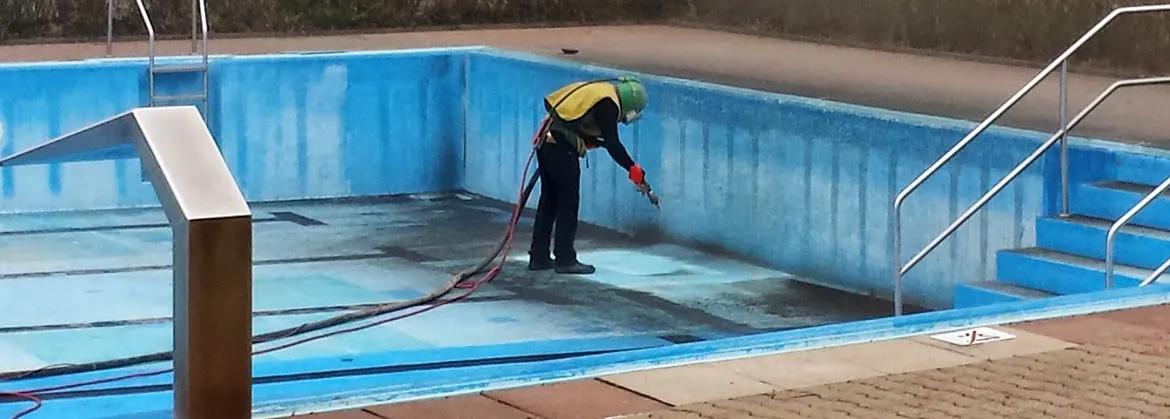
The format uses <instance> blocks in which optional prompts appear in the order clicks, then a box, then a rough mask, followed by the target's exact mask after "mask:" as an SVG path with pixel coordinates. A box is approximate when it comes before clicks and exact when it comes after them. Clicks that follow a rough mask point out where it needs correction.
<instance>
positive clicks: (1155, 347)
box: [310, 306, 1170, 419]
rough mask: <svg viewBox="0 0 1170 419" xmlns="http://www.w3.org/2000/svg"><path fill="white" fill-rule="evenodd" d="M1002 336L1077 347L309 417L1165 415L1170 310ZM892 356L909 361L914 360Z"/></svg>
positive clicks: (579, 384)
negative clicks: (959, 361)
mask: <svg viewBox="0 0 1170 419" xmlns="http://www.w3.org/2000/svg"><path fill="white" fill-rule="evenodd" d="M1011 327H1012V328H1015V329H1019V330H1024V331H1028V332H1031V333H1036V334H1039V335H1042V336H1047V337H1051V338H1056V339H1060V340H1062V341H1065V342H1070V343H1072V344H1075V346H1073V347H1070V348H1068V349H1060V350H1052V351H1046V352H1041V353H1034V354H1030V355H1022V356H1013V357H1004V358H999V359H994V360H989V361H979V362H972V363H967V364H964V365H958V366H952V367H945V368H934V369H927V370H921V371H916V372H908V373H902V374H890V375H884V376H879V377H873V378H865V379H857V380H850V381H845V382H838V383H831V384H824V385H818V386H811V387H805V388H799V389H790V390H775V391H771V392H767V393H764V394H756V395H751V396H746V397H736V398H731V399H726V400H717V401H710V402H703V403H692V404H685V405H681V406H670V405H667V404H665V403H663V402H660V401H656V400H653V399H650V398H649V397H646V396H642V395H639V394H636V393H634V392H631V391H628V390H625V389H622V388H620V387H617V386H613V385H609V384H606V383H604V382H602V381H600V380H582V381H576V382H570V383H564V384H555V385H548V386H538V387H530V388H521V389H515V390H507V391H501V392H487V393H483V394H480V395H474V396H463V397H455V398H449V399H438V400H428V401H422V402H414V403H403V404H396V405H389V406H379V407H373V408H367V409H361V410H352V411H347V412H336V413H330V414H327V415H311V416H310V417H312V418H316V419H347V418H349V419H354V418H361V419H429V418H449V419H462V418H469V419H470V418H482V419H606V418H622V419H749V418H763V419H767V418H775V419H789V418H817V419H837V418H840V419H885V418H921V419H991V418H1021V419H1033V418H1036V419H1042V418H1053V419H1130V418H1132V419H1149V418H1170V386H1167V385H1165V384H1166V383H1168V382H1170V336H1167V332H1170V306H1158V307H1151V308H1143V309H1136V310H1125V311H1118V312H1112V313H1104V314H1097V315H1092V316H1081V317H1073V318H1066V319H1056V320H1048V321H1040V322H1029V323H1024V324H1017V325H1011ZM994 344H995V343H991V344H988V345H994ZM895 356H897V355H895ZM900 356H907V357H913V356H914V354H900ZM718 365H720V364H718V363H716V364H710V366H718ZM711 391H712V392H716V391H718V389H712V390H711Z"/></svg>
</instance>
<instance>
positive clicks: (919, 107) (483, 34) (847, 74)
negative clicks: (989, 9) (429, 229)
mask: <svg viewBox="0 0 1170 419" xmlns="http://www.w3.org/2000/svg"><path fill="white" fill-rule="evenodd" d="M1069 42H1070V43H1071V42H1072V40H1070V41H1069ZM463 45H490V46H496V47H502V48H508V49H514V50H521V51H528V52H534V53H540V54H548V55H558V56H563V57H565V58H571V59H575V60H581V61H585V62H593V63H600V64H606V65H612V66H618V67H622V68H628V69H632V70H637V71H646V72H653V73H657V74H664V75H671V76H677V77H686V78H692V79H699V80H707V81H712V82H717V83H723V84H728V85H735V86H741V87H747V88H753V89H759V90H766V91H772V92H780V93H791V94H796V95H801V96H810V97H819V98H825V99H831V100H837V101H843V102H849V103H856V104H862V105H870V106H876V107H881V108H886V109H895V110H904V111H909V112H915V113H921V114H928V115H938V116H946V117H953V118H960V119H967V120H975V121H978V120H981V119H983V118H984V117H986V116H987V115H989V114H990V113H991V112H992V111H993V110H995V109H996V108H997V107H998V106H999V105H1000V104H1001V103H1003V102H1004V101H1006V100H1007V99H1008V98H1009V97H1010V96H1011V95H1012V94H1013V93H1015V92H1016V91H1017V90H1019V89H1020V88H1021V87H1023V85H1024V84H1025V83H1026V82H1027V81H1028V80H1029V79H1031V78H1032V77H1033V76H1035V75H1036V74H1037V73H1038V72H1039V70H1040V69H1039V68H1018V67H1011V66H1005V65H997V64H986V63H976V62H969V61H959V60H953V59H946V58H935V57H925V56H916V55H909V54H899V53H891V52H880V51H870V50H864V49H855V48H843V47H834V46H824V45H816V44H810V43H801V42H791V41H784V40H778V39H771V38H762V37H754V36H747V35H737V34H729V33H722V32H715V31H705V30H697V29H685V28H675V27H667V26H618V27H576V28H555V29H496V30H468V31H447V32H415V33H390V34H368V35H350V36H321V37H299V38H298V37H290V38H250V39H215V38H214V37H213V39H212V40H211V41H210V50H211V51H212V53H216V54H221V53H224V54H226V53H233V54H254V53H265V52H280V51H304V50H375V49H398V48H411V47H436V46H463ZM561 48H576V49H578V50H580V53H579V54H577V55H572V56H566V55H562V54H561V51H560V49H561ZM158 50H159V51H160V54H187V53H190V41H169V42H161V43H159V44H158ZM114 51H115V55H119V56H130V55H137V56H142V55H145V54H146V51H147V47H146V43H145V42H127V43H119V44H117V45H116V46H115V49H114ZM104 55H105V44H104V43H93V44H61V45H20V46H0V61H37V60H65V59H68V60H71V59H84V58H95V57H102V56H104ZM1054 58H1055V57H1054ZM1074 60H1075V56H1074ZM1055 81H1056V77H1055V76H1052V77H1049V78H1048V80H1047V81H1046V82H1045V83H1043V84H1041V85H1040V86H1039V87H1038V88H1037V89H1036V90H1035V91H1033V92H1032V93H1031V94H1029V95H1028V96H1026V97H1025V98H1024V100H1023V101H1022V102H1021V103H1020V104H1019V105H1017V107H1016V108H1014V109H1013V110H1012V111H1010V112H1009V113H1008V114H1007V115H1005V117H1004V118H1003V119H1002V120H1001V122H1002V124H1004V125H1008V126H1013V127H1019V128H1028V129H1035V130H1039V131H1043V132H1053V131H1055V130H1056V129H1057V128H1058V126H1059V118H1058V115H1059V114H1058V106H1057V103H1058V101H1057V99H1058V95H1057V88H1056V82H1055ZM1113 81H1114V80H1113V79H1110V78H1106V77H1098V76H1089V75H1080V74H1073V75H1071V77H1070V85H1069V91H1068V93H1069V115H1070V117H1071V116H1072V115H1075V114H1076V113H1077V112H1078V111H1079V110H1080V109H1081V108H1082V107H1084V106H1085V105H1086V104H1088V103H1089V102H1090V101H1091V100H1092V99H1093V98H1094V97H1096V95H1097V94H1099V93H1100V92H1101V91H1102V90H1104V89H1105V88H1106V87H1108V85H1109V84H1110V83H1112V82H1113ZM1167 101H1170V88H1167V87H1158V86H1155V87H1143V88H1132V89H1130V90H1128V91H1122V92H1119V93H1117V94H1116V95H1115V97H1114V98H1113V99H1111V100H1110V101H1108V102H1106V103H1105V104H1104V105H1103V106H1102V107H1101V108H1100V109H1099V110H1097V111H1096V112H1095V113H1094V114H1093V115H1092V116H1091V117H1089V118H1088V119H1086V120H1085V122H1084V123H1083V124H1082V126H1081V128H1079V129H1078V130H1076V131H1074V134H1076V135H1083V136H1089V137H1096V138H1101V139H1107V140H1117V141H1123V142H1129V143H1149V144H1150V145H1153V146H1160V147H1163V146H1170V135H1167V134H1166V133H1167V132H1170V118H1166V117H1165V116H1166V114H1165V112H1166V111H1165V107H1164V106H1162V105H1163V104H1164V103H1167ZM958 140H959V138H956V139H955V141H958Z"/></svg>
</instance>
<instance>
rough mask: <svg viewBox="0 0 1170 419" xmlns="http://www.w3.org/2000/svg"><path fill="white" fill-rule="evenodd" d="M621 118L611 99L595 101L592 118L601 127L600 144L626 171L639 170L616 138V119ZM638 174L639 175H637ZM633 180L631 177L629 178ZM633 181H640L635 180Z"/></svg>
mask: <svg viewBox="0 0 1170 419" xmlns="http://www.w3.org/2000/svg"><path fill="white" fill-rule="evenodd" d="M620 118H621V113H620V110H619V109H618V106H617V104H616V103H613V101H612V100H609V99H605V100H602V101H600V102H597V104H596V105H594V107H593V120H594V121H596V122H597V125H598V128H600V129H601V138H602V140H603V141H601V146H602V147H605V151H608V152H609V155H610V157H613V161H615V162H617V164H618V165H619V166H621V167H622V168H623V169H626V171H629V172H631V175H633V174H634V173H633V172H634V171H637V172H639V174H640V172H641V170H642V169H641V168H640V167H637V166H638V164H637V163H634V159H632V158H630V153H628V152H627V151H626V147H625V146H623V145H622V141H621V139H620V138H618V119H620ZM639 176H640V175H639ZM631 180H633V178H631ZM634 183H641V182H640V179H639V181H635V182H634Z"/></svg>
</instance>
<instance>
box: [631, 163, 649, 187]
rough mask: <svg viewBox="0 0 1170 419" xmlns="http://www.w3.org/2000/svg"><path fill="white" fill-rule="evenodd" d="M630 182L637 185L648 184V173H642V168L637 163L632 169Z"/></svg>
mask: <svg viewBox="0 0 1170 419" xmlns="http://www.w3.org/2000/svg"><path fill="white" fill-rule="evenodd" d="M630 182H634V184H635V185H643V184H645V183H646V172H644V171H642V166H639V165H638V164H637V163H635V164H634V166H633V167H630Z"/></svg>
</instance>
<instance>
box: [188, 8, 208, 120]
mask: <svg viewBox="0 0 1170 419" xmlns="http://www.w3.org/2000/svg"><path fill="white" fill-rule="evenodd" d="M193 1H198V2H199V20H200V22H201V24H202V26H203V113H204V118H205V119H208V120H209V121H210V119H211V118H209V117H208V116H207V115H208V114H210V113H211V112H210V110H209V109H208V100H209V99H208V96H210V95H209V94H208V90H207V87H208V86H207V77H208V76H207V73H209V72H211V68H209V67H208V63H207V61H208V60H207V32H208V31H209V29H208V25H207V0H193ZM192 21H194V19H192ZM191 48H192V49H194V48H195V40H194V35H192V40H191ZM191 52H192V53H194V52H195V51H191Z"/></svg>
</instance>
